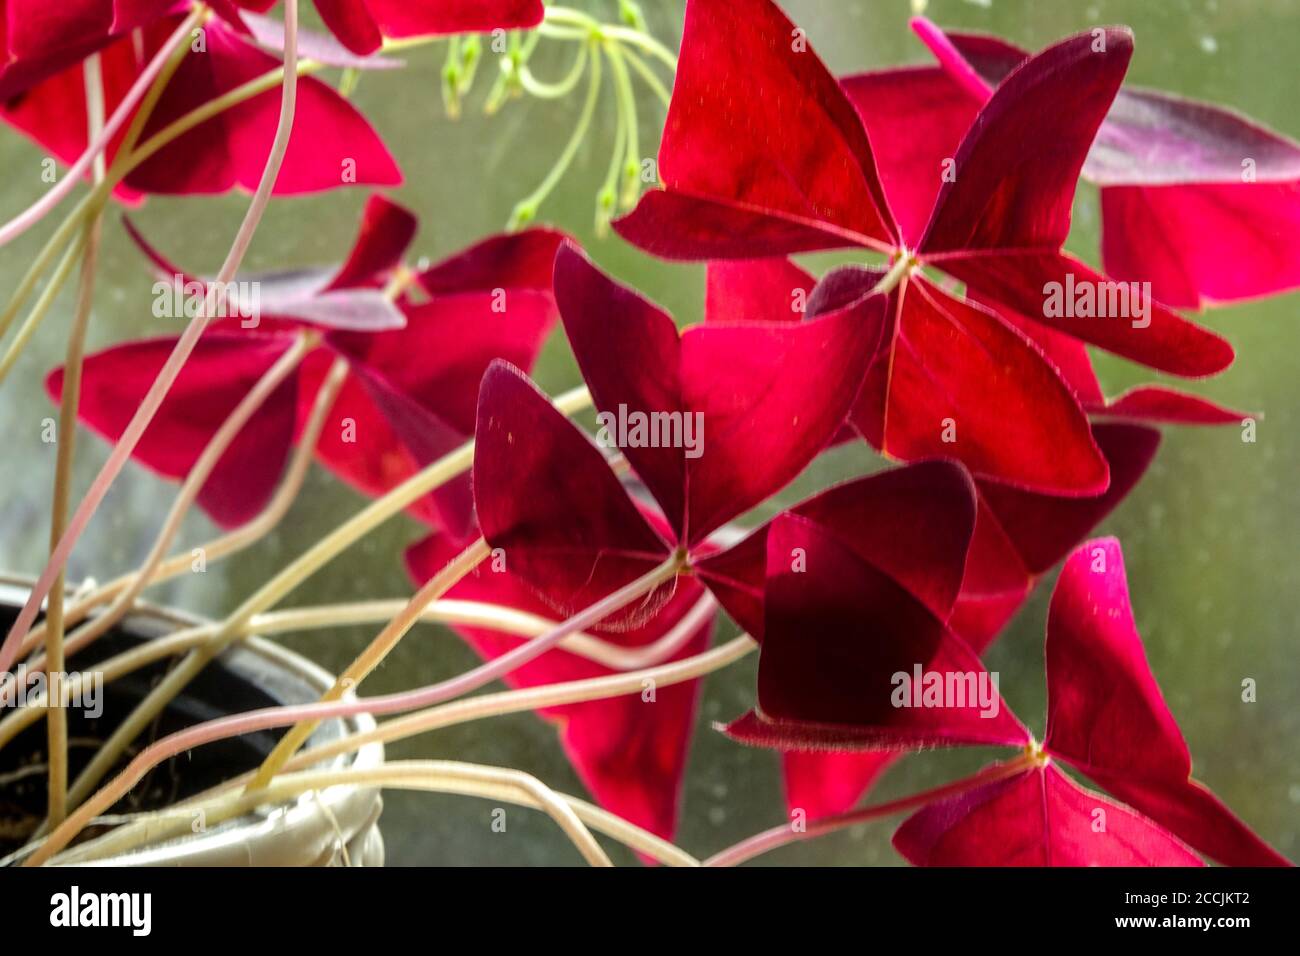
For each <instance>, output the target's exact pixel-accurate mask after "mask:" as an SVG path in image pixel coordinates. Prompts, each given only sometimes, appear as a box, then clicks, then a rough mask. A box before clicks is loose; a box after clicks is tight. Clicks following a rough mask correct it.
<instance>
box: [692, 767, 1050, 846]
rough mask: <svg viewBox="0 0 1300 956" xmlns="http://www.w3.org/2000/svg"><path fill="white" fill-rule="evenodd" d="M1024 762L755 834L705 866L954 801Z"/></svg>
mask: <svg viewBox="0 0 1300 956" xmlns="http://www.w3.org/2000/svg"><path fill="white" fill-rule="evenodd" d="M1025 766H1026V763H1025V758H1023V757H1018V758H1016V759H1014V760H1009V761H1006V762H1005V763H995V764H993V765H992V766H990V767H986V768H985V769H983V770H981V771H980V772H979V773H977V774H974V775H972V776H970V777H965V778H963V779H961V780H958V781H956V782H955V783H948V784H944V785H943V786H941V787H935V788H933V789H931V790H924V791H922V792H921V793H914V794H911V795H910V796H906V797H901V798H900V799H898V800H890V801H889V802H888V803H878V804H876V805H874V806H870V807H863V808H862V809H860V810H852V811H850V812H848V813H842V814H840V815H838V816H833V817H826V818H825V819H822V820H814V821H813V822H811V823H809V824H808V825H807V828H806V829H803V830H796V829H795V828H794V827H793V826H791V825H790V824H788V823H787V824H783V825H782V826H779V827H773V828H772V829H770V830H764V831H763V832H762V833H756V834H754V835H753V836H751V837H747V838H746V839H744V840H741V841H740V842H739V843H737V844H735V845H733V846H729V847H727V849H725V850H723V851H722V852H720V853H715V854H714V855H713V856H711V857H709V858H708V859H707V860H705V861H704V865H705V866H736V865H738V864H740V863H744V862H745V861H746V860H752V859H753V858H754V857H756V856H760V855H762V854H764V853H767V852H768V851H769V850H775V849H776V848H777V847H781V846H785V845H786V844H788V843H797V842H798V841H800V840H811V839H813V838H814V837H819V836H824V835H826V834H827V833H834V832H835V831H836V830H843V829H844V828H845V827H851V826H856V825H857V824H859V823H866V822H867V821H868V820H877V819H879V818H880V817H889V816H893V815H894V814H896V813H902V812H903V811H904V810H910V809H912V808H913V807H919V806H923V805H924V804H927V803H931V802H933V801H935V800H941V799H943V798H944V797H951V796H954V795H956V794H958V793H965V792H966V791H967V790H973V789H974V788H975V787H980V786H984V785H985V784H989V783H994V782H996V781H998V780H1005V779H1006V778H1008V777H1014V776H1015V775H1016V774H1018V773H1023V772H1024V770H1025Z"/></svg>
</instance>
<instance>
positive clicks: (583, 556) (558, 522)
mask: <svg viewBox="0 0 1300 956" xmlns="http://www.w3.org/2000/svg"><path fill="white" fill-rule="evenodd" d="M475 436H476V444H475V447H474V499H475V507H476V508H477V511H478V523H479V527H480V528H481V529H482V532H483V537H484V538H485V539H486V540H487V542H488V544H490V545H491V546H492V547H493V548H500V549H502V552H503V553H504V555H505V557H506V561H507V564H508V567H509V568H510V570H511V573H513V574H517V575H519V576H520V577H521V578H523V579H524V580H526V581H527V582H528V583H529V584H530V585H531V586H532V587H533V588H534V589H535V591H536V593H537V594H538V596H539V597H541V598H542V599H543V600H544V601H545V602H546V604H547V606H548V607H551V608H553V609H555V610H556V611H558V612H559V613H560V614H561V615H562V616H565V617H567V616H568V615H569V614H571V613H573V612H574V611H577V610H580V609H581V608H583V607H586V606H587V605H589V604H592V603H593V602H595V601H596V600H598V599H600V598H601V597H604V596H605V595H606V594H609V593H610V592H612V591H615V590H617V589H618V588H620V587H622V586H623V585H625V584H629V583H630V582H632V581H633V580H635V579H636V578H637V577H639V576H641V575H642V574H645V573H646V572H648V571H650V570H652V569H653V568H654V567H655V566H656V565H658V564H660V563H662V562H663V561H664V559H665V558H667V557H668V555H669V553H670V552H671V549H670V547H669V545H668V544H667V542H666V541H665V540H664V539H663V538H662V537H661V536H660V535H659V534H657V533H656V532H655V530H654V529H653V528H652V527H651V526H650V523H649V522H648V521H647V520H646V518H645V517H643V516H642V514H641V513H640V512H639V511H638V510H637V507H636V505H634V504H633V503H632V500H631V499H630V498H629V497H628V496H627V493H626V492H625V491H624V490H623V486H622V485H621V484H620V483H619V480H618V478H616V477H615V475H614V473H613V472H612V471H611V470H610V469H609V466H608V465H607V464H606V463H605V460H604V456H603V455H602V454H601V453H600V450H599V449H598V448H597V447H596V446H595V445H594V444H593V443H592V442H591V440H590V439H588V438H587V436H586V435H584V434H583V433H582V432H581V431H580V430H579V429H578V428H576V427H575V426H574V425H572V424H571V423H569V422H568V421H567V420H566V419H565V417H564V416H563V415H561V414H560V412H558V411H557V410H556V409H555V407H554V406H553V405H551V402H550V400H549V399H548V398H547V397H546V396H545V395H543V394H542V393H541V392H540V391H538V389H537V387H536V386H535V385H533V384H532V383H531V382H530V381H528V379H527V378H526V377H525V376H524V375H523V373H522V372H520V371H519V370H518V369H516V368H514V367H513V366H510V365H507V364H506V363H505V362H501V361H496V362H493V363H492V364H491V365H490V366H489V367H488V370H487V374H486V375H484V376H483V385H482V388H481V390H480V392H479V410H478V427H477V429H476V430H475ZM670 596H671V589H670V588H660V589H659V590H658V591H657V592H656V593H655V594H653V595H651V596H650V597H648V598H646V599H645V601H644V602H643V603H642V604H641V605H640V606H638V607H634V608H631V609H629V610H628V611H627V612H625V614H624V615H622V616H620V617H616V618H614V620H616V621H626V620H628V619H630V620H631V621H633V622H634V623H633V624H631V625H628V626H633V627H635V626H639V625H640V624H642V623H644V621H646V620H647V619H648V618H649V617H650V616H651V614H652V613H653V611H654V610H656V609H657V608H658V607H660V606H662V605H663V604H664V603H665V602H666V601H667V600H668V599H669V597H670Z"/></svg>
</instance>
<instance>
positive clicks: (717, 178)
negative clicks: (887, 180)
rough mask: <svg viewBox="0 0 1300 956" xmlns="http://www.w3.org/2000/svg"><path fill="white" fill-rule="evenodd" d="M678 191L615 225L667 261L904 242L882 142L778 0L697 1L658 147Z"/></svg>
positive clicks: (644, 203) (650, 198) (667, 181)
mask: <svg viewBox="0 0 1300 956" xmlns="http://www.w3.org/2000/svg"><path fill="white" fill-rule="evenodd" d="M659 178H660V180H661V181H662V182H663V184H664V186H665V187H666V190H665V191H664V192H651V193H649V194H647V195H646V196H645V197H644V198H643V199H642V200H641V203H640V204H639V205H638V206H637V208H636V209H635V210H633V212H632V213H630V214H629V215H627V216H625V217H624V218H622V219H620V220H618V221H616V222H615V224H614V227H615V229H616V230H618V232H619V233H620V234H621V235H622V236H623V237H624V238H626V239H628V240H629V241H631V242H634V243H636V244H637V245H639V246H641V247H642V248H645V249H648V250H649V251H652V252H655V253H656V254H658V255H662V256H666V257H669V258H705V257H709V258H719V259H722V258H737V257H739V258H752V257H756V256H770V255H778V254H784V253H789V252H798V251H804V250H809V249H819V248H833V247H837V246H845V245H867V246H875V247H877V248H879V247H881V246H882V245H887V244H892V242H893V240H894V237H895V233H896V229H895V226H894V224H893V221H892V219H891V217H890V214H889V210H888V207H887V206H886V204H885V200H884V191H883V189H882V187H881V184H880V179H879V177H878V176H877V173H876V168H875V163H874V160H873V159H872V155H871V144H870V143H869V142H868V140H867V136H866V133H865V131H864V130H863V129H862V125H861V123H860V122H859V120H858V117H857V115H856V113H855V112H854V109H853V106H852V104H851V103H850V102H849V101H848V99H847V98H846V97H845V95H844V92H843V91H842V90H841V89H840V88H839V85H838V84H837V83H836V82H835V79H834V77H832V76H831V74H830V73H829V72H828V71H827V70H826V67H825V66H824V65H823V64H822V62H821V60H820V59H818V57H817V54H816V53H815V52H813V51H812V49H811V48H810V47H809V46H808V45H807V39H806V37H803V36H802V31H797V30H796V29H795V28H794V25H793V24H792V23H791V22H790V21H789V20H788V19H787V18H786V16H785V15H784V14H783V13H782V12H781V11H780V10H779V9H778V8H777V6H776V5H775V4H773V3H771V2H770V0H690V2H689V3H688V4H687V7H686V23H685V26H684V28H683V39H682V50H681V56H680V60H679V64H678V69H677V79H676V83H675V85H674V89H673V98H672V103H671V105H670V107H669V111H668V120H667V125H666V127H665V129H664V137H663V143H662V145H661V147H660V150H659Z"/></svg>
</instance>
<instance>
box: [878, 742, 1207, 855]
mask: <svg viewBox="0 0 1300 956" xmlns="http://www.w3.org/2000/svg"><path fill="white" fill-rule="evenodd" d="M1099 827H1104V828H1100V829H1099ZM894 847H895V849H897V850H898V852H899V853H901V854H902V855H903V856H904V857H905V858H906V859H907V860H908V861H909V862H910V863H912V864H914V865H916V866H1203V865H1204V864H1203V863H1202V862H1201V861H1200V859H1199V858H1198V857H1197V856H1196V855H1195V854H1194V853H1192V852H1191V851H1190V850H1188V849H1187V847H1186V846H1184V845H1183V844H1182V843H1181V842H1179V841H1178V840H1177V839H1175V838H1174V837H1172V836H1170V835H1169V834H1168V833H1166V832H1165V831H1164V830H1162V829H1160V827H1158V826H1156V825H1154V824H1152V823H1151V822H1150V821H1148V820H1147V819H1145V818H1144V817H1141V816H1139V815H1138V814H1136V813H1134V812H1133V811H1132V810H1130V809H1128V808H1127V807H1125V806H1123V805H1121V804H1118V803H1115V802H1114V801H1112V800H1108V799H1106V798H1105V797H1103V796H1102V795H1101V794H1099V793H1094V792H1092V791H1090V790H1084V789H1083V788H1082V787H1080V786H1079V785H1078V784H1076V783H1074V782H1073V781H1072V780H1071V779H1070V778H1069V777H1067V776H1066V775H1065V774H1063V773H1061V772H1060V771H1059V770H1057V769H1056V768H1055V767H1053V766H1051V765H1048V766H1045V767H1037V768H1034V769H1032V770H1026V771H1025V772H1024V773H1022V774H1019V775H1018V776H1015V777H1011V778H1010V779H1007V780H1000V781H997V782H995V783H989V784H985V785H983V786H981V787H978V788H976V789H974V790H969V791H967V792H965V793H962V794H958V795H957V796H954V797H949V798H948V799H946V800H942V801H936V802H935V803H931V804H928V805H926V806H925V807H923V808H922V809H921V810H919V811H917V812H916V813H915V814H913V815H912V816H910V817H908V819H907V820H906V821H905V822H904V823H903V825H902V826H901V827H899V828H898V832H897V833H895V834H894Z"/></svg>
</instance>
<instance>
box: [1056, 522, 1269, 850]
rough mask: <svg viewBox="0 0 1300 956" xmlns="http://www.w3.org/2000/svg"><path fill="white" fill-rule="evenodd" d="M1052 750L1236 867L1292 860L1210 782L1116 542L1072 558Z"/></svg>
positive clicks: (1061, 592) (1062, 589) (1063, 589)
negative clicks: (1140, 626)
mask: <svg viewBox="0 0 1300 956" xmlns="http://www.w3.org/2000/svg"><path fill="white" fill-rule="evenodd" d="M1047 691H1048V709H1047V736H1046V739H1045V740H1044V742H1043V746H1044V748H1045V749H1046V750H1047V751H1049V752H1050V753H1052V754H1054V755H1056V756H1059V757H1061V758H1062V759H1064V760H1067V761H1069V762H1070V763H1072V764H1074V765H1075V766H1076V767H1078V768H1079V769H1080V770H1081V771H1083V772H1084V773H1086V774H1087V775H1088V776H1089V777H1092V778H1093V779H1094V780H1096V781H1097V782H1098V783H1099V784H1101V785H1102V786H1104V787H1105V788H1106V789H1107V790H1110V791H1111V792H1112V793H1114V794H1115V795H1116V796H1119V797H1120V798H1121V799H1124V800H1126V801H1127V802H1128V803H1130V804H1132V805H1133V806H1134V807H1136V808H1137V809H1138V810H1140V811H1142V812H1143V813H1145V814H1147V815H1148V816H1150V817H1151V818H1152V819H1154V820H1156V821H1158V822H1159V823H1160V824H1161V825H1163V826H1165V827H1168V828H1169V829H1170V830H1171V831H1173V832H1174V833H1176V834H1178V836H1180V837H1181V838H1182V839H1184V840H1186V841H1187V842H1188V843H1189V844H1191V845H1192V846H1193V847H1195V848H1196V849H1198V850H1201V851H1202V852H1204V853H1206V854H1208V855H1209V856H1212V857H1214V858H1215V859H1217V860H1219V861H1220V862H1222V863H1224V864H1226V865H1228V866H1261V865H1285V864H1286V862H1287V861H1286V860H1285V859H1284V858H1283V857H1281V856H1280V855H1279V854H1278V853H1277V852H1276V851H1274V850H1273V849H1272V848H1271V847H1269V846H1267V845H1266V844H1265V843H1264V842H1263V841H1261V840H1260V839H1259V837H1257V836H1255V834H1254V833H1252V832H1251V831H1250V829H1249V828H1248V827H1247V826H1246V825H1245V824H1243V823H1242V822H1241V821H1240V820H1238V819H1237V818H1236V817H1235V816H1234V815H1233V814H1232V812H1231V811H1229V810H1228V809H1227V808H1226V807H1224V806H1223V805H1222V804H1221V803H1220V802H1219V801H1218V800H1217V798H1215V797H1214V795H1213V794H1211V793H1210V792H1209V791H1208V790H1206V789H1205V788H1204V787H1203V786H1201V785H1200V784H1198V783H1196V782H1195V781H1193V780H1190V779H1189V778H1190V775H1191V770H1192V759H1191V755H1190V754H1189V753H1188V751H1187V744H1186V742H1185V741H1184V740H1183V735H1182V733H1181V732H1180V731H1179V729H1178V724H1177V722H1176V721H1175V720H1174V717H1173V714H1171V713H1170V712H1169V708H1168V707H1167V706H1166V704H1165V701H1164V696H1163V695H1162V694H1161V693H1160V688H1159V686H1158V685H1157V684H1156V680H1155V677H1154V675H1153V674H1152V673H1151V669H1150V665H1149V664H1148V663H1147V659H1146V653H1145V651H1144V650H1143V648H1142V639H1141V637H1139V635H1138V631H1137V625H1136V624H1135V623H1134V621H1133V610H1132V606H1131V604H1130V602H1129V592H1128V581H1127V579H1126V576H1125V573H1124V557H1123V555H1122V553H1121V552H1120V548H1119V542H1118V541H1116V540H1115V539H1113V538H1107V539H1101V540H1097V541H1092V542H1089V543H1088V544H1086V545H1084V547H1083V548H1081V549H1080V550H1078V551H1076V552H1075V553H1074V554H1073V555H1072V556H1071V557H1070V559H1069V560H1068V561H1067V562H1066V564H1065V568H1064V570H1062V572H1061V578H1060V580H1059V581H1058V582H1057V585H1056V591H1055V593H1054V594H1053V596H1052V606H1051V610H1050V612H1049V615H1048V622H1047Z"/></svg>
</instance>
